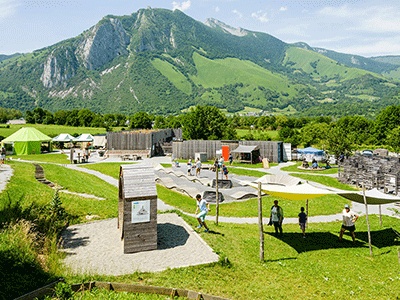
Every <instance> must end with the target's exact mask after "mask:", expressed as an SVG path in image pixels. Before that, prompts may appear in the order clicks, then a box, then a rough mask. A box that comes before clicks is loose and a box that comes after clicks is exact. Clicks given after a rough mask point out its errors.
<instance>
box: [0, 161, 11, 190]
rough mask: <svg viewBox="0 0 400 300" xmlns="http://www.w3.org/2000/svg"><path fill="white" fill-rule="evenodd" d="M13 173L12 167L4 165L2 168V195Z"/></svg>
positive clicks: (0, 183)
mask: <svg viewBox="0 0 400 300" xmlns="http://www.w3.org/2000/svg"><path fill="white" fill-rule="evenodd" d="M13 172H14V171H13V169H12V168H11V167H10V165H6V164H3V165H1V166H0V193H1V192H2V191H3V190H4V189H5V188H6V186H7V183H8V182H9V181H10V178H11V176H12V175H13Z"/></svg>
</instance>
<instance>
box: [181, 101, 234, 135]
mask: <svg viewBox="0 0 400 300" xmlns="http://www.w3.org/2000/svg"><path fill="white" fill-rule="evenodd" d="M182 127H183V128H182V133H183V138H184V139H189V140H218V139H222V138H223V137H224V136H227V135H230V134H232V129H230V128H229V127H228V120H227V118H226V117H225V116H224V115H223V114H222V113H221V111H220V110H219V109H218V108H216V107H214V106H200V105H197V106H196V108H191V109H190V111H189V113H188V114H187V115H186V116H185V122H184V123H183V126H182Z"/></svg>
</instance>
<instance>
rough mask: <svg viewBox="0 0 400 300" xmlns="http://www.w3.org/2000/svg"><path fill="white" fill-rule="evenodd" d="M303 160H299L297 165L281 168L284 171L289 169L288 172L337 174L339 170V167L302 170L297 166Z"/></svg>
mask: <svg viewBox="0 0 400 300" xmlns="http://www.w3.org/2000/svg"><path fill="white" fill-rule="evenodd" d="M301 164H302V163H301V162H297V163H296V164H295V165H291V166H288V167H283V168H281V170H282V171H287V172H299V173H318V174H336V173H337V172H338V168H331V169H328V170H323V171H316V170H310V171H307V170H300V169H298V168H297V167H299V166H301Z"/></svg>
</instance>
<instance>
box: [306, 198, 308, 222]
mask: <svg viewBox="0 0 400 300" xmlns="http://www.w3.org/2000/svg"><path fill="white" fill-rule="evenodd" d="M306 215H307V218H308V199H307V200H306ZM306 226H307V222H306Z"/></svg>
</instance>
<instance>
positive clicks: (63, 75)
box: [40, 46, 78, 88]
mask: <svg viewBox="0 0 400 300" xmlns="http://www.w3.org/2000/svg"><path fill="white" fill-rule="evenodd" d="M77 67H78V63H77V61H76V57H75V54H74V53H73V51H72V50H71V49H69V48H64V47H63V46H61V47H59V48H57V49H55V50H53V51H52V52H51V54H50V55H49V56H48V57H47V60H46V62H45V63H44V66H43V73H42V75H41V76H40V80H41V81H42V83H43V86H44V87H46V88H53V87H55V86H57V85H59V84H61V83H62V82H64V81H67V80H68V79H70V78H71V77H73V76H75V74H76V70H77Z"/></svg>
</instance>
